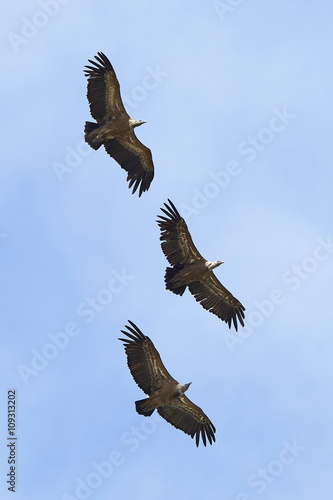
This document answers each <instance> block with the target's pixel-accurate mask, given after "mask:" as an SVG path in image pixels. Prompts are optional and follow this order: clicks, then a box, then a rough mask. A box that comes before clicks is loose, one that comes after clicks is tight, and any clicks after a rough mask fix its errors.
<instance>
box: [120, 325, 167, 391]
mask: <svg viewBox="0 0 333 500" xmlns="http://www.w3.org/2000/svg"><path fill="white" fill-rule="evenodd" d="M128 323H129V324H130V325H131V326H129V325H125V328H127V330H128V331H125V330H120V331H121V333H122V334H124V335H126V337H128V338H119V339H118V340H120V341H121V342H123V343H124V348H125V352H126V355H127V365H128V368H129V370H130V372H131V374H132V377H133V378H134V380H135V382H136V383H137V384H138V386H139V387H140V389H142V390H143V391H144V393H145V394H148V395H149V396H150V394H151V393H152V392H154V391H156V390H157V389H158V388H159V385H160V383H161V379H162V378H164V379H167V380H174V379H173V378H172V377H171V375H170V374H169V372H168V371H167V370H166V368H165V366H164V365H163V363H162V360H161V357H160V355H159V353H158V351H157V349H156V348H155V346H154V344H153V342H152V341H151V340H150V338H149V337H147V336H146V335H144V334H143V333H142V331H141V330H140V329H139V328H138V327H137V326H136V325H135V323H133V321H130V320H128Z"/></svg>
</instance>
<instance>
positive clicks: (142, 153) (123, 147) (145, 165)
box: [103, 130, 154, 197]
mask: <svg viewBox="0 0 333 500" xmlns="http://www.w3.org/2000/svg"><path fill="white" fill-rule="evenodd" d="M103 144H104V147H105V149H106V152H107V153H108V154H109V155H110V156H112V158H114V159H115V160H116V162H118V163H119V165H120V166H121V167H122V168H123V169H124V170H126V172H127V179H126V180H127V181H129V186H128V187H129V188H131V187H132V186H133V191H132V193H135V191H136V190H137V189H138V187H140V189H139V197H140V196H141V194H142V193H143V191H147V190H148V189H149V186H150V183H151V181H152V180H153V178H154V164H153V158H152V154H151V151H150V149H149V148H147V147H146V146H145V145H144V144H142V142H140V141H139V139H138V138H137V137H136V135H135V134H134V132H133V130H129V131H128V133H126V134H123V135H121V136H119V137H117V138H116V139H109V140H107V141H104V143H103Z"/></svg>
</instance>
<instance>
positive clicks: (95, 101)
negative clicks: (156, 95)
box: [84, 52, 154, 196]
mask: <svg viewBox="0 0 333 500" xmlns="http://www.w3.org/2000/svg"><path fill="white" fill-rule="evenodd" d="M95 59H96V61H91V60H90V59H89V62H90V63H91V64H92V65H93V66H86V68H87V69H86V70H85V75H86V76H87V77H88V91H87V98H88V101H89V106H90V113H91V116H92V117H93V118H95V120H96V122H97V123H93V122H86V124H85V129H84V132H85V136H84V137H85V141H86V142H87V143H88V144H89V146H91V147H92V148H93V149H95V150H97V149H98V148H99V147H100V146H101V145H102V144H103V145H104V147H105V150H106V152H107V153H108V154H109V155H110V156H112V158H114V159H115V160H116V161H117V162H118V163H119V165H120V166H121V167H122V168H123V169H124V170H126V172H127V180H128V181H129V187H132V186H133V191H132V193H134V192H135V191H136V190H137V189H138V188H139V196H141V194H142V193H143V191H147V190H148V189H149V186H150V183H151V181H152V180H153V177H154V164H153V159H152V154H151V151H150V149H149V148H147V147H146V146H145V145H144V144H142V142H140V141H139V139H138V138H137V137H136V135H135V133H134V128H135V127H138V126H139V125H142V124H143V123H145V122H144V121H142V120H133V119H132V118H131V117H130V116H129V115H128V114H127V112H126V110H125V107H124V105H123V102H122V99H121V95H120V86H119V82H118V79H117V77H116V73H115V71H114V69H113V67H112V65H111V63H110V61H109V59H108V58H107V57H106V56H105V55H104V54H103V53H102V52H98V55H97V56H95Z"/></svg>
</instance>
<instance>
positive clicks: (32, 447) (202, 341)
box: [0, 0, 333, 500]
mask: <svg viewBox="0 0 333 500" xmlns="http://www.w3.org/2000/svg"><path fill="white" fill-rule="evenodd" d="M271 4H272V2H270V5H267V2H264V1H259V0H257V1H256V0H251V1H246V2H245V1H241V0H240V1H237V2H236V1H232V0H226V1H220V2H212V1H211V2H206V3H199V2H196V3H194V2H190V1H188V0H186V1H184V2H176V1H173V0H171V1H169V2H168V3H163V4H158V3H157V2H153V1H151V0H146V1H138V2H135V1H123V2H106V1H101V2H95V3H92V2H79V1H78V0H67V1H65V0H62V1H60V0H50V1H49V2H47V1H46V0H45V1H44V2H43V1H42V0H41V1H40V2H34V1H30V0H29V1H17V2H15V3H11V4H7V5H6V6H5V7H4V9H3V10H4V12H3V15H2V18H1V21H0V22H1V25H2V38H1V49H2V55H3V59H2V79H1V95H2V96H3V99H2V101H3V106H2V109H3V111H2V116H3V119H2V124H3V127H2V137H3V149H2V169H1V182H0V192H1V211H0V213H1V217H0V266H1V270H0V274H1V284H2V292H3V295H2V301H1V302H2V314H1V319H0V322H1V331H2V339H3V340H2V362H1V412H0V414H1V420H0V425H1V436H2V439H1V443H2V444H1V449H0V459H1V466H0V467H1V478H2V479H1V485H0V491H1V498H11V496H10V492H8V491H7V485H6V484H5V480H4V477H5V475H6V474H7V472H8V464H7V457H8V449H7V447H6V438H7V433H6V428H7V423H6V419H7V413H6V412H7V391H8V389H11V388H15V390H16V391H17V419H18V423H17V435H18V441H17V459H18V465H17V493H16V496H15V498H16V499H17V500H26V499H28V500H30V499H31V500H39V499H40V500H44V499H45V498H47V499H51V500H53V499H55V500H69V499H70V500H72V499H73V498H75V499H86V498H89V499H93V500H106V499H110V498H117V499H119V500H123V499H124V500H125V499H126V500H127V499H128V498H132V497H135V498H136V499H137V500H141V499H152V500H155V499H156V498H159V499H161V500H164V499H167V498H170V497H171V496H172V497H173V498H175V499H183V498H189V499H202V498H205V499H206V498H207V499H209V500H217V499H219V500H220V499H225V500H254V499H257V498H259V497H260V498H261V499H269V500H275V499H279V500H280V499H281V498H283V499H284V500H289V499H290V500H295V499H298V498H302V499H303V500H307V499H309V500H310V499H311V500H312V499H313V498H324V497H326V496H327V491H329V489H330V485H331V470H332V465H333V460H332V451H331V450H332V446H333V433H332V402H331V391H332V348H333V340H332V335H331V334H332V332H331V327H330V325H331V324H332V320H333V312H332V278H333V267H332V262H333V231H332V207H333V202H332V199H333V197H332V181H333V174H332V168H331V165H332V156H333V154H332V111H331V110H332V64H331V47H332V43H333V40H332V37H333V35H332V29H331V24H332V14H333V7H332V5H331V2H328V1H320V2H309V1H302V2H301V1H299V0H295V1H293V2H290V1H284V0H281V1H280V2H278V3H275V4H274V5H271ZM97 51H103V52H104V53H105V54H106V55H107V56H108V57H109V59H110V61H111V62H112V64H113V66H114V68H115V70H116V73H117V76H118V79H119V81H120V84H121V90H122V95H123V98H124V101H125V102H126V106H127V110H128V112H129V113H130V115H131V116H132V117H133V118H134V119H142V120H145V121H147V123H146V124H145V125H144V126H143V127H140V128H139V129H137V135H138V137H139V138H140V140H141V141H142V142H144V144H146V145H147V146H148V147H150V148H151V150H152V154H153V158H154V163H155V179H154V181H153V183H152V185H151V188H150V190H149V191H148V192H147V193H144V194H143V195H142V197H141V198H140V199H139V198H138V196H137V195H131V193H130V191H129V190H128V188H127V183H126V180H125V178H126V174H125V172H124V171H123V170H121V168H120V167H119V166H118V165H117V164H116V163H115V162H114V161H113V160H112V159H111V158H110V157H109V156H108V155H107V154H106V152H105V151H104V149H103V150H102V149H101V150H100V151H97V152H95V151H93V150H91V149H89V148H88V147H87V146H86V145H85V144H84V142H83V127H84V122H85V120H89V119H90V115H89V107H88V102H87V99H86V79H85V77H84V74H83V67H84V65H85V64H87V60H88V59H92V58H93V57H94V55H95V54H96V53H97ZM167 198H171V200H172V201H173V202H174V203H175V205H176V206H177V208H178V209H179V211H180V212H181V213H182V214H183V215H184V216H185V218H186V220H187V223H188V226H189V229H190V231H191V234H192V236H193V239H194V242H195V244H196V245H197V247H198V249H199V251H200V252H201V253H202V254H203V255H204V256H205V257H206V258H207V259H209V260H223V261H224V264H223V266H221V267H220V268H218V269H217V270H216V275H217V277H218V278H219V279H220V280H221V281H222V283H223V284H224V285H225V286H226V287H227V288H228V289H229V290H230V291H231V292H232V293H233V294H234V295H235V296H236V297H237V298H238V299H239V300H241V302H242V303H243V304H244V306H245V307H246V326H245V327H244V328H243V329H241V330H240V331H239V332H238V334H236V333H235V332H234V330H231V331H229V330H228V328H227V326H226V324H225V323H222V322H221V321H220V320H219V319H218V318H217V317H215V316H213V315H212V314H209V313H208V312H207V311H205V310H204V309H203V308H202V307H200V306H199V304H197V303H196V302H195V300H194V298H193V297H192V296H191V295H190V294H189V293H188V292H186V293H185V294H184V296H183V297H181V298H180V297H178V296H176V295H174V294H171V293H170V292H168V291H166V290H165V288H164V282H163V276H164V269H165V267H166V260H165V257H164V255H163V254H162V251H161V249H160V243H159V230H158V226H157V224H156V222H155V220H156V216H157V214H158V213H160V207H161V206H162V205H163V203H164V202H165V201H166V200H167ZM93 301H95V302H94V303H95V309H94V308H93V307H92V306H91V304H92V303H93ZM96 304H97V305H96ZM128 319H130V320H132V321H134V322H135V323H136V324H137V325H138V326H139V327H140V328H141V330H142V331H143V332H144V333H145V334H146V335H148V336H149V337H150V338H151V339H152V340H153V342H154V344H155V346H156V348H157V349H158V350H159V352H160V354H161V356H162V360H163V362H164V363H165V365H166V367H167V369H168V370H169V371H170V372H171V374H172V375H173V376H174V377H175V378H176V379H177V380H179V381H180V382H182V383H186V382H190V381H191V382H192V385H191V387H190V389H189V392H188V396H189V397H190V399H191V400H192V401H193V402H194V403H196V404H198V405H199V406H200V407H202V408H203V410H204V411H205V413H206V414H207V415H208V416H209V417H210V419H211V420H212V422H213V423H214V425H215V427H216V443H215V444H214V445H213V446H208V447H207V448H204V447H203V446H200V447H199V448H198V449H197V448H196V446H195V442H194V441H193V440H191V439H190V437H189V436H186V435H185V434H184V433H182V432H181V431H178V430H176V429H174V428H173V427H172V426H170V425H169V424H168V423H167V422H165V421H164V420H163V419H161V418H160V417H159V416H158V415H157V416H156V417H151V418H150V419H147V418H144V417H142V416H140V415H138V414H137V413H136V412H135V407H134V401H135V400H136V399H141V398H142V397H143V393H142V392H141V391H140V389H139V388H138V387H137V386H136V384H135V383H134V381H133V379H132V377H131V375H130V373H129V370H128V368H127V365H126V357H125V353H124V349H123V346H122V344H121V343H120V342H119V341H118V340H117V338H118V337H119V333H120V329H122V328H123V327H124V325H125V324H126V322H127V320H128Z"/></svg>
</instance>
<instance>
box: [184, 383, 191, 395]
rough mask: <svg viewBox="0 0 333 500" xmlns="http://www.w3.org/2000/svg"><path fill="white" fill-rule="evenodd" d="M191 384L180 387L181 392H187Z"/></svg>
mask: <svg viewBox="0 0 333 500" xmlns="http://www.w3.org/2000/svg"><path fill="white" fill-rule="evenodd" d="M191 384H192V382H189V383H188V384H185V385H183V386H182V388H181V392H182V393H184V392H186V391H187V389H188V388H189V387H190V385H191Z"/></svg>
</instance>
